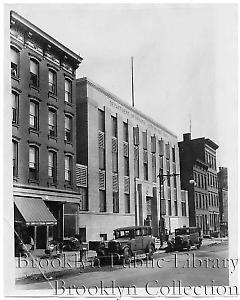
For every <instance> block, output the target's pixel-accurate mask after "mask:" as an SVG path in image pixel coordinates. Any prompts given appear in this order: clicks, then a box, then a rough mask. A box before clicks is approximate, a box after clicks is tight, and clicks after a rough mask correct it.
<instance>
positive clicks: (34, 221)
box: [14, 196, 57, 226]
mask: <svg viewBox="0 0 240 300" xmlns="http://www.w3.org/2000/svg"><path fill="white" fill-rule="evenodd" d="M14 202H15V205H16V207H17V208H18V210H19V212H20V214H21V215H22V217H23V219H24V221H25V223H26V225H27V226H34V225H35V226H40V225H57V220H56V219H55V218H54V216H53V214H52V213H51V212H50V211H49V209H48V207H47V206H46V204H45V203H44V201H43V200H42V199H41V198H28V197H17V196H15V197H14Z"/></svg>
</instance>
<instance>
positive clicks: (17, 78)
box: [11, 75, 20, 82]
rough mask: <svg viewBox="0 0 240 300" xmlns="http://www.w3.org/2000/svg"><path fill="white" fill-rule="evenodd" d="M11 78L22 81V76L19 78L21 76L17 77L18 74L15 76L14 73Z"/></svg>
mask: <svg viewBox="0 0 240 300" xmlns="http://www.w3.org/2000/svg"><path fill="white" fill-rule="evenodd" d="M11 78H12V79H14V80H16V81H17V82H19V81H20V78H19V77H17V76H13V75H12V76H11Z"/></svg>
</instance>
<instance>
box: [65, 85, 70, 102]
mask: <svg viewBox="0 0 240 300" xmlns="http://www.w3.org/2000/svg"><path fill="white" fill-rule="evenodd" d="M65 101H66V102H68V103H71V102H72V82H71V80H69V79H65Z"/></svg>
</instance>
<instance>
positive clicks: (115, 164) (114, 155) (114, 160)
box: [112, 152, 118, 173]
mask: <svg viewBox="0 0 240 300" xmlns="http://www.w3.org/2000/svg"><path fill="white" fill-rule="evenodd" d="M112 171H113V173H117V172H118V153H117V152H112Z"/></svg>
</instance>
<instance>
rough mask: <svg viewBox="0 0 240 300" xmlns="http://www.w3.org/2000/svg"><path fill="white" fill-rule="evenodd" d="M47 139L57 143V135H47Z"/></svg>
mask: <svg viewBox="0 0 240 300" xmlns="http://www.w3.org/2000/svg"><path fill="white" fill-rule="evenodd" d="M48 139H49V140H55V142H56V143H57V140H58V138H57V136H50V135H48Z"/></svg>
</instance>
